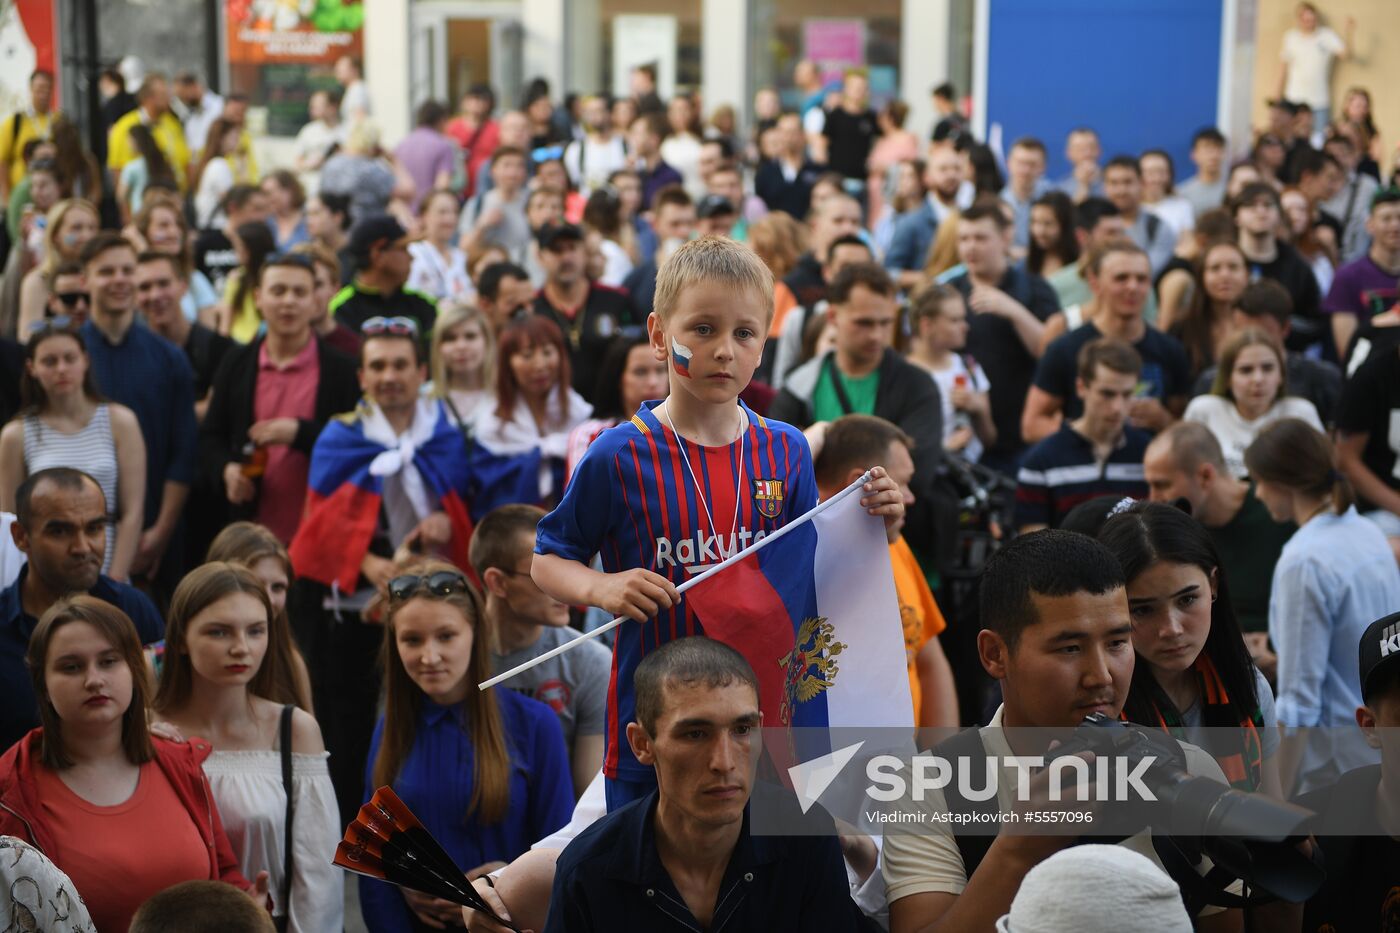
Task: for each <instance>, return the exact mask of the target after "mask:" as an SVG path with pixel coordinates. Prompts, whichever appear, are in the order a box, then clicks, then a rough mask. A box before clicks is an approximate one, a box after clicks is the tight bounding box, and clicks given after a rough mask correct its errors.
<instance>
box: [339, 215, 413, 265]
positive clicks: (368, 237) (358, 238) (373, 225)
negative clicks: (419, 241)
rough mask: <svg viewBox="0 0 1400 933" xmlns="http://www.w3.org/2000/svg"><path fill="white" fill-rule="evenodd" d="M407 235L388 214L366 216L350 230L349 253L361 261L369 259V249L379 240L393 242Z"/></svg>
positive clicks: (400, 225) (401, 225) (399, 224)
mask: <svg viewBox="0 0 1400 933" xmlns="http://www.w3.org/2000/svg"><path fill="white" fill-rule="evenodd" d="M406 236H408V231H407V230H405V229H404V228H403V224H401V223H399V222H398V221H397V220H395V219H394V218H393V217H391V216H389V215H388V214H379V215H378V216H375V217H366V218H365V219H364V220H362V221H360V222H359V223H357V224H355V226H354V227H353V228H351V230H350V243H349V246H348V247H347V248H348V249H349V250H350V254H351V255H352V256H354V257H355V258H356V259H358V260H359V261H360V262H361V263H364V262H368V261H369V250H370V247H372V246H373V245H374V244H376V243H379V242H388V243H393V242H395V241H397V240H402V239H403V238H404V237H406Z"/></svg>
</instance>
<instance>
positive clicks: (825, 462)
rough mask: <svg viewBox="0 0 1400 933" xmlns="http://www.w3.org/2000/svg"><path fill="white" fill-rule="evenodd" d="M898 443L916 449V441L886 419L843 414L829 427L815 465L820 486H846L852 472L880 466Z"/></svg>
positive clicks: (911, 449)
mask: <svg viewBox="0 0 1400 933" xmlns="http://www.w3.org/2000/svg"><path fill="white" fill-rule="evenodd" d="M894 443H900V444H903V445H904V446H905V447H907V448H909V450H910V451H911V452H912V451H913V450H914V439H913V438H912V437H910V436H909V435H908V434H905V433H904V432H903V431H901V430H900V429H899V428H898V427H897V426H895V425H893V424H891V423H890V422H888V421H886V420H885V419H884V418H877V417H875V416H874V415H842V416H841V417H840V418H837V419H836V420H835V421H833V422H831V426H830V427H828V428H827V431H826V439H825V440H824V441H823V442H822V452H821V455H820V456H818V457H817V460H816V463H815V467H816V474H815V475H816V478H817V485H818V486H819V487H822V486H825V487H828V488H829V487H831V486H834V485H836V484H837V483H844V482H845V478H846V474H848V473H850V472H851V470H856V469H859V470H868V469H870V468H871V467H873V466H879V465H880V464H882V463H884V462H885V457H886V454H887V453H888V452H889V449H890V445H891V444H894Z"/></svg>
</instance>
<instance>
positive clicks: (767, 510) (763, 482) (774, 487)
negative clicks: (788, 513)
mask: <svg viewBox="0 0 1400 933" xmlns="http://www.w3.org/2000/svg"><path fill="white" fill-rule="evenodd" d="M753 501H754V505H756V506H757V507H758V511H759V514H760V515H762V516H763V517H764V518H777V517H778V516H779V515H780V514H781V513H782V511H783V481H782V480H780V479H756V480H754V481H753Z"/></svg>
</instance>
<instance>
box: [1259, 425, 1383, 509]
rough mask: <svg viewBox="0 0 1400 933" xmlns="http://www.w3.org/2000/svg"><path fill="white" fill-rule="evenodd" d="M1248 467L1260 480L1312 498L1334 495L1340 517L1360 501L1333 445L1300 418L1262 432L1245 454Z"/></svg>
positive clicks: (1334, 505) (1333, 504) (1334, 502)
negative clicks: (1343, 470)
mask: <svg viewBox="0 0 1400 933" xmlns="http://www.w3.org/2000/svg"><path fill="white" fill-rule="evenodd" d="M1244 465H1245V468H1246V469H1247V470H1249V475H1250V476H1251V477H1253V478H1254V479H1255V480H1256V481H1257V480H1263V481H1264V482H1266V483H1276V484H1278V485H1279V486H1287V487H1288V488H1290V489H1293V490H1296V491H1298V492H1301V493H1304V494H1305V495H1309V496H1317V497H1319V498H1321V497H1326V496H1330V497H1331V498H1332V511H1333V512H1334V513H1336V514H1337V515H1341V514H1342V513H1344V512H1346V510H1347V509H1349V508H1351V507H1352V505H1353V503H1355V501H1356V494H1355V492H1353V491H1352V488H1351V483H1350V482H1349V481H1348V480H1347V478H1346V476H1344V475H1343V474H1342V472H1341V471H1340V470H1338V469H1337V453H1336V450H1335V448H1333V446H1332V442H1331V441H1330V440H1328V439H1327V435H1325V434H1323V433H1322V432H1321V431H1319V430H1317V429H1316V428H1314V427H1313V426H1312V425H1310V424H1308V423H1307V422H1306V421H1301V420H1299V419H1297V418H1282V419H1280V420H1278V421H1275V422H1274V423H1273V424H1271V425H1269V426H1267V427H1266V428H1264V429H1263V430H1262V431H1260V432H1259V436H1258V437H1256V438H1255V439H1254V443H1252V444H1250V445H1249V448H1248V449H1247V450H1245V452H1244Z"/></svg>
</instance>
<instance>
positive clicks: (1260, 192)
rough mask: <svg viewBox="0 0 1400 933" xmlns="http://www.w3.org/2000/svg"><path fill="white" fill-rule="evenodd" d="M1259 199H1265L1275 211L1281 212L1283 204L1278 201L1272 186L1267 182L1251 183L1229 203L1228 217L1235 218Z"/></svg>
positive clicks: (1276, 191)
mask: <svg viewBox="0 0 1400 933" xmlns="http://www.w3.org/2000/svg"><path fill="white" fill-rule="evenodd" d="M1260 198H1267V199H1268V200H1269V202H1270V203H1271V204H1273V206H1274V209H1275V210H1280V211H1281V210H1283V202H1282V201H1281V200H1279V196H1278V190H1277V189H1276V188H1274V186H1273V185H1271V184H1269V183H1268V182H1267V181H1252V182H1250V183H1249V184H1247V185H1245V186H1244V188H1243V189H1241V191H1240V193H1239V194H1237V195H1235V197H1234V198H1233V199H1232V200H1231V201H1230V216H1231V217H1234V216H1236V215H1237V214H1239V212H1240V211H1241V210H1242V209H1244V208H1246V207H1249V205H1251V204H1253V203H1254V202H1255V201H1258V200H1259V199H1260Z"/></svg>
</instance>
